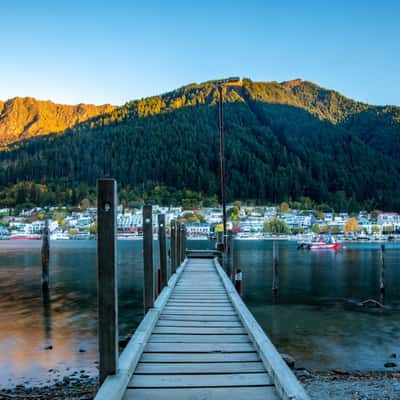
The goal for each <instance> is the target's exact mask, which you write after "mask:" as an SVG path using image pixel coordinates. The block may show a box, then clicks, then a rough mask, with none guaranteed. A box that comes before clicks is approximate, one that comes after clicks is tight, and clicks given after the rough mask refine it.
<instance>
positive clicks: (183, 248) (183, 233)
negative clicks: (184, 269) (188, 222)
mask: <svg viewBox="0 0 400 400" xmlns="http://www.w3.org/2000/svg"><path fill="white" fill-rule="evenodd" d="M185 253H186V226H185V224H181V263H182V262H183V260H184V259H185Z"/></svg>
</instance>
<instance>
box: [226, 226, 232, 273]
mask: <svg viewBox="0 0 400 400" xmlns="http://www.w3.org/2000/svg"><path fill="white" fill-rule="evenodd" d="M232 246H233V240H232V230H231V229H229V230H228V237H227V241H226V269H225V271H226V274H227V275H228V277H229V279H232V271H233V265H232V264H233V261H232V259H233V247H232Z"/></svg>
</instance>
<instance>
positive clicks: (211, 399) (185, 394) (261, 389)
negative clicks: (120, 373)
mask: <svg viewBox="0 0 400 400" xmlns="http://www.w3.org/2000/svg"><path fill="white" fill-rule="evenodd" d="M188 399H190V400H279V397H278V396H277V394H276V391H275V389H274V387H273V386H253V387H235V388H201V389H197V388H184V389H175V388H162V389H128V390H127V391H126V394H125V397H124V400H188Z"/></svg>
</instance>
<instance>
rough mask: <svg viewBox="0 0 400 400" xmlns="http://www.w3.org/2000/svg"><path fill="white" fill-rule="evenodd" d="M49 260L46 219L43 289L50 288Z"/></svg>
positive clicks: (46, 224)
mask: <svg viewBox="0 0 400 400" xmlns="http://www.w3.org/2000/svg"><path fill="white" fill-rule="evenodd" d="M49 262H50V238H49V221H48V220H47V219H46V221H45V224H44V228H43V235H42V290H43V291H47V290H49V286H50V278H49Z"/></svg>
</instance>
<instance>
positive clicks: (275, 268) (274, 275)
mask: <svg viewBox="0 0 400 400" xmlns="http://www.w3.org/2000/svg"><path fill="white" fill-rule="evenodd" d="M272 258H273V265H272V291H273V292H276V291H278V289H279V268H278V267H279V253H278V246H277V243H276V241H275V240H274V241H273V249H272Z"/></svg>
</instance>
